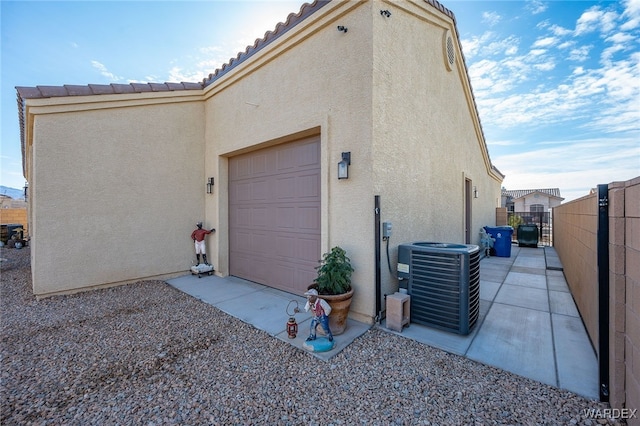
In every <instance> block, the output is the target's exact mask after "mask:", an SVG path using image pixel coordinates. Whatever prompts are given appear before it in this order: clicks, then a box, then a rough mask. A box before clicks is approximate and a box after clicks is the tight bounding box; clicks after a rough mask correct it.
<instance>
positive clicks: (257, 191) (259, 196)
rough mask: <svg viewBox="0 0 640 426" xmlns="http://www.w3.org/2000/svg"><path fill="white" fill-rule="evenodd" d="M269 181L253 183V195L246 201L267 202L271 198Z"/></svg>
mask: <svg viewBox="0 0 640 426" xmlns="http://www.w3.org/2000/svg"><path fill="white" fill-rule="evenodd" d="M269 186H270V185H269V181H267V180H266V179H264V180H259V181H254V182H252V183H251V195H250V198H249V199H248V200H246V201H250V202H255V201H266V200H268V199H269V198H270V197H269Z"/></svg>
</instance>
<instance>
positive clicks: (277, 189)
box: [229, 137, 320, 294]
mask: <svg viewBox="0 0 640 426" xmlns="http://www.w3.org/2000/svg"><path fill="white" fill-rule="evenodd" d="M229 171H230V172H229V214H230V220H229V224H230V232H229V236H230V239H229V248H230V251H229V256H230V259H229V266H230V273H231V275H236V276H239V277H242V278H246V279H250V280H252V281H257V282H260V283H262V284H267V285H269V286H272V287H275V288H279V289H282V290H286V291H290V292H293V293H297V294H298V293H301V292H304V291H305V290H306V287H307V286H308V285H309V284H310V283H311V281H313V278H315V276H316V270H315V267H316V266H317V264H318V260H319V258H320V141H319V138H318V137H314V138H310V139H306V140H304V141H301V142H293V143H290V144H285V145H278V146H274V147H270V148H266V149H263V150H259V151H256V152H252V153H247V154H242V155H240V156H238V157H233V158H231V159H230V161H229ZM247 187H249V188H250V191H249V193H248V191H247V189H246V188H247ZM247 211H249V212H250V214H249V215H247ZM247 240H249V243H247ZM258 270H259V271H258Z"/></svg>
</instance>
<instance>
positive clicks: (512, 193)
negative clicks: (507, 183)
mask: <svg viewBox="0 0 640 426" xmlns="http://www.w3.org/2000/svg"><path fill="white" fill-rule="evenodd" d="M534 192H540V193H542V194H547V195H550V196H552V197H557V198H562V197H561V196H560V188H547V189H513V190H506V189H503V190H502V195H503V196H505V197H511V198H513V199H514V200H515V199H517V198H522V197H525V196H527V195H529V194H533V193H534ZM562 199H563V200H564V198H562Z"/></svg>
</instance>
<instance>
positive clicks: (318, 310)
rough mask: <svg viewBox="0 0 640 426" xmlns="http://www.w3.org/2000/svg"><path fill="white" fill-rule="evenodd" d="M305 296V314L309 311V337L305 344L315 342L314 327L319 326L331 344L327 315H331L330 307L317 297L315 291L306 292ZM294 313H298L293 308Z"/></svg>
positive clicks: (331, 336) (331, 335) (331, 337)
mask: <svg viewBox="0 0 640 426" xmlns="http://www.w3.org/2000/svg"><path fill="white" fill-rule="evenodd" d="M304 295H305V296H307V303H306V304H305V305H304V310H305V312H309V311H311V316H312V318H311V326H310V328H311V329H310V332H309V337H307V342H308V341H310V340H316V327H317V326H318V324H320V325H321V326H322V328H323V330H324V332H325V334H326V335H327V337H328V338H329V341H330V342H333V334H331V329H330V328H329V314H330V313H331V306H329V304H328V303H327V301H326V300H324V299H320V298H319V297H318V291H317V290H316V289H311V290H309V291H307V292H306V293H305V294H304ZM294 311H295V312H296V313H297V312H300V310H299V309H298V308H295V309H294Z"/></svg>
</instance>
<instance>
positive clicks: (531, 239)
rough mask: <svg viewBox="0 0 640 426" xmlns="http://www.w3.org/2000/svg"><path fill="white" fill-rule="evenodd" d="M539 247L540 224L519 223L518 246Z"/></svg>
mask: <svg viewBox="0 0 640 426" xmlns="http://www.w3.org/2000/svg"><path fill="white" fill-rule="evenodd" d="M522 246H532V247H538V225H518V247H522Z"/></svg>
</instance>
